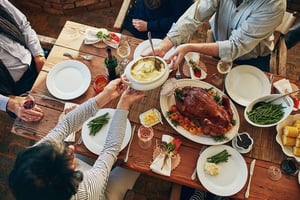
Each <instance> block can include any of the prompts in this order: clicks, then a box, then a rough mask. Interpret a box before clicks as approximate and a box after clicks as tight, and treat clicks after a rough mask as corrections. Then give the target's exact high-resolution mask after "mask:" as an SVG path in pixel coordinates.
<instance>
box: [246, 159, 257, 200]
mask: <svg viewBox="0 0 300 200" xmlns="http://www.w3.org/2000/svg"><path fill="white" fill-rule="evenodd" d="M255 162H256V159H253V160H252V162H251V164H250V177H249V182H248V186H247V190H246V193H245V198H248V197H249V192H250V184H251V180H252V175H253V172H254V167H255Z"/></svg>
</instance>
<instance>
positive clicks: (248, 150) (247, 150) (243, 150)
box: [232, 132, 253, 153]
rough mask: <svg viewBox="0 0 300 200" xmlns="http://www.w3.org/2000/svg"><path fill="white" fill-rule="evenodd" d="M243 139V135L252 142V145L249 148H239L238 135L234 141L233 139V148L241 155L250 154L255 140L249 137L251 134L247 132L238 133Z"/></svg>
mask: <svg viewBox="0 0 300 200" xmlns="http://www.w3.org/2000/svg"><path fill="white" fill-rule="evenodd" d="M238 134H239V135H240V136H241V137H243V136H242V135H246V136H247V137H248V138H249V140H250V145H249V146H248V148H244V147H242V146H239V145H238V143H237V139H238V137H239V136H238V135H236V136H235V137H234V138H233V139H232V147H233V148H234V149H236V150H237V151H238V152H240V153H248V152H250V151H251V150H252V147H253V139H252V138H251V136H250V135H249V133H247V132H242V133H238Z"/></svg>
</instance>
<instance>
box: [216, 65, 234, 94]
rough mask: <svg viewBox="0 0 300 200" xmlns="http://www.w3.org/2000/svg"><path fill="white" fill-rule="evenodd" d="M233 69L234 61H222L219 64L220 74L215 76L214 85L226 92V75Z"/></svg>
mask: <svg viewBox="0 0 300 200" xmlns="http://www.w3.org/2000/svg"><path fill="white" fill-rule="evenodd" d="M231 68H232V61H224V60H220V61H219V62H218V64H217V70H218V73H215V74H213V76H212V83H213V84H214V85H215V86H216V87H218V88H220V89H221V90H222V91H223V92H224V90H225V89H224V85H225V78H226V74H227V73H228V72H229V71H230V70H231Z"/></svg>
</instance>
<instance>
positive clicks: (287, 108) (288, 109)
mask: <svg viewBox="0 0 300 200" xmlns="http://www.w3.org/2000/svg"><path fill="white" fill-rule="evenodd" d="M279 96H282V94H270V95H267V96H263V97H260V98H257V99H255V100H254V101H252V102H251V103H250V104H249V105H248V106H247V107H246V108H245V111H244V117H245V119H246V121H247V122H248V123H249V124H251V125H253V126H257V127H271V126H275V125H277V124H278V123H280V122H282V121H283V120H284V119H286V118H287V117H288V116H289V115H290V114H291V112H292V111H293V107H294V102H293V100H292V99H291V97H289V96H286V97H284V98H280V99H277V100H275V101H273V102H272V104H281V105H282V106H283V107H284V108H283V112H284V115H283V117H282V118H281V119H280V120H278V121H277V122H275V123H272V124H265V125H262V124H257V123H254V122H252V121H251V120H250V119H249V118H248V114H247V113H248V112H250V111H251V110H252V108H253V106H254V105H255V104H256V103H257V102H260V101H267V100H271V99H274V98H276V97H279ZM287 102H288V103H289V105H288V103H287Z"/></svg>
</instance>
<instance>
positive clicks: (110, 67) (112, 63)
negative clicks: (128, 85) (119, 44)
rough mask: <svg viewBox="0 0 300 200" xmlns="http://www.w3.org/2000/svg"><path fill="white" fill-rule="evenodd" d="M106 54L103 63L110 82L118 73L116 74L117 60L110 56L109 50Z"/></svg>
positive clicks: (108, 49)
mask: <svg viewBox="0 0 300 200" xmlns="http://www.w3.org/2000/svg"><path fill="white" fill-rule="evenodd" d="M106 54H107V56H106V58H105V61H104V63H105V66H106V69H107V72H108V79H109V80H110V81H111V80H114V79H116V78H117V77H118V73H117V67H118V60H117V58H116V57H115V56H113V55H112V53H111V49H110V48H107V49H106Z"/></svg>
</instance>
